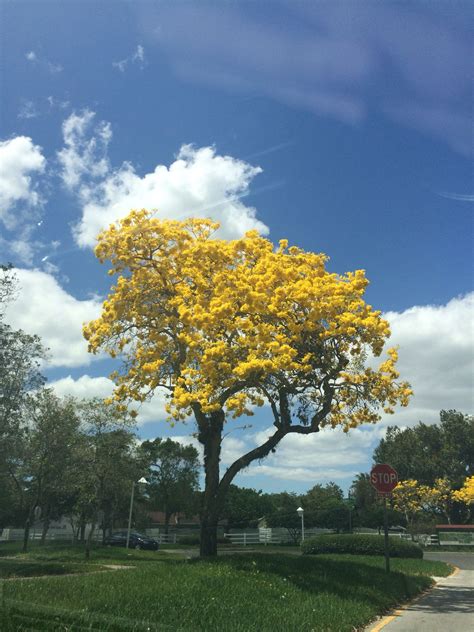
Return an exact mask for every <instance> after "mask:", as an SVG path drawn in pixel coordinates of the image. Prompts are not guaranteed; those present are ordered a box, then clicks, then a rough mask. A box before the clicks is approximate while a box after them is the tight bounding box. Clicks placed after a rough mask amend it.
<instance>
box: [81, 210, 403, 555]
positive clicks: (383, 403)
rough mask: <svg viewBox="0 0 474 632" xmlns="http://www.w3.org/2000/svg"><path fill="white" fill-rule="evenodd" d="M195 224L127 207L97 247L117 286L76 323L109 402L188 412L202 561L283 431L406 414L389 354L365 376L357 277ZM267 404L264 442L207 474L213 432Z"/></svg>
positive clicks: (366, 344)
mask: <svg viewBox="0 0 474 632" xmlns="http://www.w3.org/2000/svg"><path fill="white" fill-rule="evenodd" d="M217 229H218V224H216V223H215V222H212V221H210V220H208V219H187V220H184V221H171V220H159V219H156V218H153V217H152V215H151V214H150V213H149V212H148V211H146V210H142V211H132V212H131V213H130V214H129V215H128V216H127V217H126V218H124V219H122V220H120V222H118V224H116V225H112V226H110V228H109V229H107V230H105V231H104V232H102V233H101V234H100V235H99V237H98V245H97V247H96V251H95V252H96V255H97V257H98V258H99V260H100V261H101V262H104V261H105V260H109V261H110V262H111V269H110V271H109V274H111V275H116V276H117V280H116V282H115V285H114V286H113V287H112V289H111V292H110V294H109V296H108V298H107V300H106V301H105V302H104V305H103V310H102V314H101V316H100V317H99V318H98V319H97V320H94V321H92V322H90V323H88V324H87V325H85V327H84V335H85V337H86V338H87V340H88V342H89V350H90V351H91V352H93V353H95V352H98V351H99V350H105V351H106V352H108V353H109V354H110V355H111V356H112V357H115V356H116V355H121V356H123V359H124V363H123V368H122V370H121V371H120V372H117V373H115V374H114V380H115V382H116V390H115V395H114V397H115V400H116V401H117V402H118V404H119V405H121V406H125V403H126V401H127V400H128V399H130V398H131V399H134V400H138V401H144V400H146V398H147V397H149V396H150V394H152V393H153V392H154V391H155V390H156V389H163V390H164V391H166V393H167V395H168V405H167V409H168V413H169V417H170V420H171V421H172V422H174V421H179V420H184V419H186V418H187V417H188V416H190V415H193V416H194V418H195V421H196V424H197V430H198V432H197V436H198V439H199V441H200V442H201V444H202V445H203V448H204V468H205V490H204V495H203V496H204V498H203V507H202V512H201V516H202V519H201V554H202V555H212V554H215V553H216V534H217V519H218V514H219V508H220V507H221V506H222V503H223V500H224V497H225V493H226V491H227V489H228V488H229V485H230V483H231V482H232V480H233V478H234V477H235V475H236V474H237V473H238V472H239V471H241V470H242V469H243V468H245V467H247V466H248V465H249V464H250V463H252V461H254V460H255V459H262V458H264V457H265V456H266V455H268V454H269V452H270V451H272V450H274V448H275V447H276V446H277V445H278V443H279V442H280V441H281V439H282V438H283V437H284V436H285V435H287V434H290V433H298V434H310V433H313V432H317V431H318V430H319V429H320V428H322V427H324V426H332V427H336V426H342V427H343V428H344V430H345V431H347V430H349V429H350V428H355V427H356V426H358V425H360V424H362V423H376V422H377V421H378V420H379V418H380V417H379V410H380V409H383V410H384V411H385V412H388V413H390V412H393V407H394V406H395V405H396V404H401V405H403V406H406V405H407V404H408V400H409V397H410V394H411V390H410V387H409V385H408V384H407V383H406V382H399V381H398V377H399V375H398V373H397V371H396V368H395V364H396V360H397V352H396V350H395V349H390V350H389V351H388V356H387V358H386V359H385V360H384V361H383V362H382V363H381V364H380V366H379V367H378V368H371V367H369V366H366V363H365V359H366V357H367V353H368V352H370V353H371V354H373V355H374V356H379V355H380V354H381V353H382V349H383V346H384V344H385V341H386V339H387V338H388V336H389V334H390V332H389V326H388V323H387V322H386V321H385V320H384V319H383V318H382V317H381V314H380V312H379V311H376V310H374V309H373V308H372V307H371V306H370V305H368V304H366V303H365V302H364V299H363V295H364V291H365V289H366V286H367V283H368V281H367V280H366V278H365V275H364V271H363V270H357V271H355V272H348V273H346V274H343V275H339V274H335V273H331V272H328V271H327V270H326V268H325V264H326V260H327V258H326V256H324V255H322V254H316V253H312V252H305V251H304V250H302V249H300V248H297V247H295V246H291V247H288V243H287V241H286V240H282V241H280V243H279V246H278V247H276V248H275V247H274V245H273V244H272V243H271V242H270V241H269V240H267V239H265V238H263V237H261V236H260V235H259V234H258V233H257V232H256V231H251V232H248V233H247V234H246V235H245V236H244V237H243V238H241V239H236V240H231V241H227V240H223V239H219V238H218V237H217V236H216V234H215V233H216V230H217ZM264 404H267V405H268V407H269V410H270V411H271V414H272V417H273V426H274V429H273V433H272V434H271V435H270V436H269V437H268V438H267V440H266V441H264V442H263V443H262V444H261V445H259V446H257V447H256V448H255V449H253V450H250V451H249V452H247V453H246V454H243V455H242V456H241V457H240V458H239V459H237V460H236V461H235V462H234V463H232V464H231V465H230V467H228V469H227V470H226V471H225V472H224V473H223V475H222V477H221V476H220V468H219V461H220V452H221V442H222V438H223V429H224V424H225V423H227V422H229V421H230V420H232V419H236V418H238V417H240V416H241V415H251V414H252V411H253V409H254V408H255V407H257V406H263V405H264Z"/></svg>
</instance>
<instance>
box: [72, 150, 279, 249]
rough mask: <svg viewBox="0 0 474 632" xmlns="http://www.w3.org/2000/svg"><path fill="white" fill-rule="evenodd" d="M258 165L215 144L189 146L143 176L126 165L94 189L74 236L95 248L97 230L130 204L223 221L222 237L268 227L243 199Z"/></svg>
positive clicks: (166, 213) (175, 215)
mask: <svg viewBox="0 0 474 632" xmlns="http://www.w3.org/2000/svg"><path fill="white" fill-rule="evenodd" d="M259 172H260V169H258V168H255V167H252V166H251V165H249V164H248V163H245V162H243V161H241V160H236V159H235V158H232V157H231V156H218V155H216V151H215V150H214V149H213V148H212V147H204V148H201V149H195V148H194V147H192V146H189V145H185V146H183V147H182V148H181V150H180V152H179V154H178V158H177V160H176V161H175V162H173V163H172V164H171V165H170V167H169V168H168V167H166V166H164V165H158V166H157V167H156V168H155V170H154V171H153V172H152V173H147V174H145V175H144V176H143V177H140V176H139V175H137V174H136V173H135V171H134V169H133V167H132V166H131V165H129V164H125V165H123V166H122V167H121V169H119V170H118V171H117V172H115V173H112V174H111V175H110V176H109V177H108V178H106V179H105V180H104V181H103V183H102V184H101V185H100V186H99V187H98V188H96V189H95V191H94V192H92V191H91V199H90V200H89V201H88V202H87V203H86V204H85V205H84V207H83V215H82V219H81V221H80V222H79V224H78V225H77V227H76V232H75V237H76V241H77V243H78V244H79V245H80V246H93V245H94V244H95V239H96V236H97V234H98V233H99V232H100V230H102V229H103V228H105V227H106V226H108V225H109V224H110V223H112V222H114V221H116V220H117V219H119V218H120V217H124V216H125V215H127V214H128V213H129V212H130V210H131V209H132V208H148V209H150V210H151V209H153V210H155V209H156V211H155V216H156V217H162V218H171V219H184V218H185V217H189V216H195V217H199V216H205V217H212V218H213V219H215V220H217V221H219V222H220V223H221V234H222V236H224V237H229V238H230V237H236V236H240V235H242V234H243V233H245V232H246V231H247V230H250V229H252V228H256V229H257V230H259V231H260V232H261V233H264V234H265V233H267V232H268V229H267V227H266V226H265V225H264V224H263V223H262V222H260V221H258V220H257V219H256V217H255V216H256V211H255V209H254V208H252V207H248V206H245V205H244V204H243V203H242V202H241V200H240V197H241V196H244V195H246V194H247V192H248V187H249V184H250V182H251V180H252V179H253V177H254V176H255V175H257V174H258V173H259Z"/></svg>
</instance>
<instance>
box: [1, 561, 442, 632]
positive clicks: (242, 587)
mask: <svg viewBox="0 0 474 632" xmlns="http://www.w3.org/2000/svg"><path fill="white" fill-rule="evenodd" d="M392 568H393V572H392V573H391V574H390V575H387V574H386V573H385V571H384V560H383V558H378V557H360V556H340V555H339V556H337V555H325V556H322V555H318V556H305V557H301V556H294V555H271V554H253V555H248V554H244V555H233V556H224V557H220V558H217V559H215V560H212V561H204V560H195V561H194V560H193V561H189V562H176V561H172V560H166V561H160V562H156V563H154V564H153V563H149V562H146V563H142V564H137V566H136V568H133V569H130V570H127V571H126V572H116V573H110V574H108V575H107V581H104V575H101V574H96V575H88V576H85V575H84V576H75V577H64V578H56V579H54V580H52V579H48V578H46V579H41V580H34V579H32V580H30V581H28V586H27V588H26V586H25V585H24V584H23V583H22V582H10V583H9V585H8V586H5V585H4V593H5V594H4V598H5V602H6V604H7V605H8V604H9V603H10V604H12V605H13V604H14V603H16V602H18V601H21V602H25V603H28V608H30V609H31V610H34V608H36V607H37V605H41V604H49V606H51V607H53V608H58V609H61V610H66V611H69V614H70V616H71V617H74V616H76V615H75V614H74V612H73V611H80V612H81V613H84V612H86V613H87V614H88V615H91V616H92V614H93V615H94V616H95V615H98V616H100V617H105V619H104V621H106V620H107V617H110V618H112V617H119V618H120V617H121V618H126V619H128V620H136V622H137V625H140V626H141V625H142V624H143V625H145V624H147V625H149V626H150V629H154V627H153V626H155V627H156V626H157V625H160V626H161V627H162V628H163V627H164V628H165V629H166V627H168V626H171V627H173V629H174V630H180V631H185V632H191V631H192V632H200V631H202V632H204V631H206V632H266V631H268V632H270V631H272V632H275V631H280V630H281V631H282V632H286V631H287V630H298V631H301V632H311V631H315V632H349V631H352V630H353V629H354V628H356V629H357V628H362V627H363V626H364V625H366V624H367V623H368V622H369V621H371V620H373V619H374V618H375V617H377V616H379V615H380V614H383V613H384V612H386V611H388V610H389V609H390V608H393V607H395V606H397V605H398V604H400V603H402V602H404V601H406V600H408V599H410V598H412V597H414V596H415V595H416V594H418V593H419V592H421V591H422V590H425V589H426V588H428V587H429V586H430V585H431V584H432V579H431V575H437V576H442V575H447V574H449V572H450V568H449V567H448V565H446V564H444V563H442V562H423V561H422V560H414V559H412V560H402V559H399V560H393V565H392ZM4 584H5V582H4ZM13 584H15V585H14V586H13ZM25 607H26V606H25ZM77 616H79V615H77ZM81 616H82V614H81ZM110 620H112V619H110ZM78 623H79V622H78ZM68 629H72V628H68ZM104 629H105V628H104ZM117 629H118V628H117ZM125 629H127V628H125ZM128 629H130V630H133V627H131V628H128ZM136 629H141V628H136ZM158 629H159V628H158Z"/></svg>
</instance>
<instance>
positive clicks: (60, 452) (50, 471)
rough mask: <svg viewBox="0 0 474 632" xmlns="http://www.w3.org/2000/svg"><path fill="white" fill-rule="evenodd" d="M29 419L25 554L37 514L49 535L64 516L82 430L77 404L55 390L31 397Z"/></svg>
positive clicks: (24, 458) (24, 459) (23, 469)
mask: <svg viewBox="0 0 474 632" xmlns="http://www.w3.org/2000/svg"><path fill="white" fill-rule="evenodd" d="M26 415H27V420H28V425H27V428H26V430H25V433H24V438H23V445H22V449H21V466H20V468H19V471H20V473H21V483H22V486H24V492H23V497H24V503H25V505H26V508H27V514H26V521H25V531H24V540H23V550H24V551H26V550H27V546H28V539H29V530H30V526H31V524H32V523H33V521H34V518H35V515H36V512H37V511H38V510H41V512H42V516H41V517H42V520H43V521H44V527H45V531H47V529H48V527H49V521H50V519H51V517H53V516H57V515H58V514H59V513H60V512H59V507H60V504H61V498H62V497H63V496H65V495H66V494H67V493H68V492H69V487H68V482H69V483H70V481H71V477H72V474H73V473H72V471H71V461H72V454H73V450H74V445H75V443H76V441H77V438H78V429H79V419H78V416H77V414H76V409H75V406H74V402H73V400H72V399H64V400H61V399H60V398H59V397H57V396H56V395H55V394H54V393H53V391H52V390H51V389H41V390H39V391H37V392H36V393H35V394H33V395H30V396H29V398H28V402H27V406H26ZM45 531H44V534H45ZM43 541H44V538H43Z"/></svg>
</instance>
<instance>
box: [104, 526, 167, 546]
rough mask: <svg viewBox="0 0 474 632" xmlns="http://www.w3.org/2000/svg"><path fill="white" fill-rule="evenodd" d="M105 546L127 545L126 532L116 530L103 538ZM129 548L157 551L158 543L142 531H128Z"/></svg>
mask: <svg viewBox="0 0 474 632" xmlns="http://www.w3.org/2000/svg"><path fill="white" fill-rule="evenodd" d="M104 544H105V545H106V546H127V532H126V531H117V532H116V533H113V534H112V535H110V536H108V537H107V538H105V540H104ZM128 548H129V549H143V550H146V551H158V549H159V548H160V545H159V544H158V542H157V541H156V540H154V539H153V538H149V537H148V536H147V535H143V533H137V532H136V531H131V532H130V539H129V542H128Z"/></svg>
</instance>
